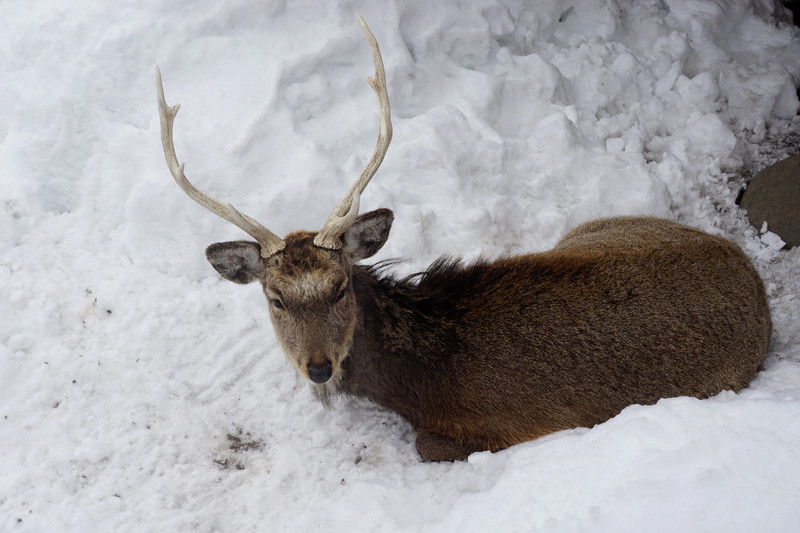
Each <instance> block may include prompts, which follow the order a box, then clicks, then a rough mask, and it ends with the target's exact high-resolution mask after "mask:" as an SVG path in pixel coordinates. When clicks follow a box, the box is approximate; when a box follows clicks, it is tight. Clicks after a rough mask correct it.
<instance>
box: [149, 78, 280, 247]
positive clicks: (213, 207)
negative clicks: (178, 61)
mask: <svg viewBox="0 0 800 533" xmlns="http://www.w3.org/2000/svg"><path fill="white" fill-rule="evenodd" d="M156 92H157V93H158V115H159V118H160V119H161V145H162V146H163V147H164V157H165V158H166V160H167V166H168V167H169V171H170V173H171V174H172V177H173V178H175V182H176V183H177V184H178V186H180V188H181V189H183V192H185V193H186V195H187V196H189V198H191V199H192V200H194V201H195V202H197V203H198V204H200V205H201V206H203V207H205V208H206V209H208V210H209V211H211V212H212V213H214V214H215V215H217V216H219V217H221V218H223V219H225V220H227V221H228V222H230V223H232V224H235V225H236V226H238V227H240V228H241V229H243V230H244V231H245V232H246V233H247V234H248V235H250V236H251V237H253V238H254V239H255V240H256V241H257V242H258V243H259V244H260V245H261V255H262V256H263V257H264V258H267V257H269V256H271V255H274V254H276V253H277V252H280V251H281V250H283V249H284V247H285V246H286V243H284V242H283V239H281V238H280V237H278V236H277V235H275V234H274V233H272V232H271V231H270V230H268V229H267V228H265V227H264V226H262V225H261V224H259V223H258V222H257V221H255V220H253V219H252V218H250V217H249V216H247V215H245V214H243V213H240V212H239V211H238V210H237V209H236V208H235V207H233V206H232V205H231V204H224V203H222V202H220V201H218V200H215V199H214V198H212V197H210V196H208V195H207V194H206V193H204V192H203V191H201V190H200V189H198V188H197V187H195V186H194V185H192V183H191V182H190V181H189V180H188V179H187V178H186V175H185V174H184V173H183V167H184V163H178V156H177V155H176V154H175V144H174V142H173V140H172V124H173V122H174V121H175V115H177V114H178V109H179V108H180V107H181V105H180V104H175V105H174V106H169V105H167V101H166V100H165V99H164V87H163V85H162V83H161V70H160V69H159V68H158V67H156Z"/></svg>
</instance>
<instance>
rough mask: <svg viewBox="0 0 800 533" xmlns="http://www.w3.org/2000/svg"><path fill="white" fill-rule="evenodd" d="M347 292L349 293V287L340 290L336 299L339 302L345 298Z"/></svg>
mask: <svg viewBox="0 0 800 533" xmlns="http://www.w3.org/2000/svg"><path fill="white" fill-rule="evenodd" d="M346 293H347V289H346V288H344V289H342V290H340V291H339V294H337V295H336V301H337V302H338V301H339V300H341V299H342V298H344V295H345V294H346Z"/></svg>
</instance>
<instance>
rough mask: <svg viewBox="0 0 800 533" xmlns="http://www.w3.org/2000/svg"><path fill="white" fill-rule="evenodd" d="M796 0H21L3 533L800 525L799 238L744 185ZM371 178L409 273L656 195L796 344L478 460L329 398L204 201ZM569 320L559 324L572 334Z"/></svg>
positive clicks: (1, 481) (795, 128)
mask: <svg viewBox="0 0 800 533" xmlns="http://www.w3.org/2000/svg"><path fill="white" fill-rule="evenodd" d="M777 4H778V3H776V2H773V1H772V0H753V1H752V2H751V3H748V2H745V1H741V0H739V1H737V0H730V1H725V0H664V1H660V0H644V1H642V0H606V1H600V2H598V1H596V0H572V1H563V0H542V1H537V2H527V1H525V0H504V1H502V2H500V1H491V0H486V1H477V0H464V1H460V2H454V1H443V2H431V1H429V0H408V1H391V2H367V1H362V0H331V1H327V2H310V1H298V2H278V1H271V0H267V1H252V0H249V1H248V0H227V1H225V2H208V1H201V2H196V1H181V2H163V1H157V0H138V1H133V0H122V1H120V2H99V1H88V0H76V1H73V2H62V1H56V0H41V1H37V2H26V1H23V0H10V1H5V2H0V21H2V23H3V24H2V25H3V35H2V37H1V38H0V184H1V187H0V456H2V458H3V461H2V467H0V530H1V531H43V532H49V531H59V532H86V531H203V532H208V531H317V530H320V531H326V532H329V533H334V532H340V531H341V532H352V531H426V532H427V531H431V532H432V531H459V532H462V531H481V532H482V531H614V532H624V531H632V532H633V531H636V532H639V531H649V532H658V531H664V532H673V531H726V532H735V531H770V532H789V531H798V527H800V504H799V503H798V502H800V445H799V444H798V443H800V251H798V250H790V251H786V250H780V247H781V244H782V243H781V241H780V239H778V238H777V236H775V235H774V234H771V233H769V232H768V231H765V232H762V231H760V230H761V229H762V228H758V229H756V228H752V227H750V226H749V224H748V223H747V220H746V218H745V216H744V214H743V212H742V211H741V210H740V209H739V208H738V207H737V206H736V204H735V199H736V197H737V194H738V192H739V190H740V189H741V187H742V185H743V183H744V181H745V179H746V178H748V177H749V176H751V175H752V173H753V172H754V171H757V170H758V169H759V168H761V167H763V166H765V165H767V164H769V163H772V162H774V161H776V160H778V159H780V158H781V157H783V156H785V155H786V154H787V153H788V152H789V151H790V150H791V149H792V141H791V140H792V139H795V144H794V148H795V149H796V145H797V143H796V139H797V138H798V137H797V135H798V133H800V119H798V115H797V112H798V98H797V92H796V88H797V86H798V84H800V31H799V30H798V28H797V27H795V26H792V25H791V24H790V22H789V21H788V19H787V18H786V17H785V15H784V13H783V12H782V10H781V9H780V8H776V5H777ZM355 13H361V14H362V15H363V17H364V18H365V19H366V21H367V22H368V23H369V25H370V27H371V29H372V31H373V32H374V33H375V35H376V37H377V39H378V41H379V43H380V46H381V50H382V52H383V59H384V62H385V65H386V73H387V79H388V88H389V95H390V98H391V103H392V111H393V122H394V140H393V142H392V145H391V147H390V149H389V152H388V155H387V157H386V160H385V162H384V164H383V166H382V167H381V169H380V170H379V171H378V173H377V175H376V176H375V178H374V179H373V181H372V183H371V184H370V186H369V187H368V188H367V190H366V192H365V193H364V195H363V198H362V211H367V210H370V209H374V208H378V207H387V208H390V209H392V210H393V211H394V212H395V216H396V220H395V225H394V228H393V230H392V236H391V237H390V239H389V241H388V243H387V245H386V246H385V247H384V249H383V250H382V251H381V252H380V254H379V256H377V257H376V258H375V260H376V261H377V260H381V259H387V258H395V257H398V258H404V259H405V261H404V262H403V263H402V264H400V265H399V266H398V267H397V273H398V275H403V274H408V273H411V272H415V271H418V270H421V269H423V268H425V266H426V265H428V264H430V262H431V261H433V260H434V259H436V258H437V257H439V256H441V255H444V254H447V255H454V256H462V257H465V258H467V259H474V258H477V257H480V256H483V257H489V258H492V257H499V256H502V255H509V254H517V253H524V252H536V251H543V250H547V249H548V248H550V247H552V246H553V245H554V244H555V243H556V242H557V241H558V240H559V238H560V237H561V236H562V235H563V234H564V233H565V232H566V231H568V230H569V229H571V228H572V227H574V226H576V225H577V224H579V223H581V222H584V221H587V220H590V219H594V218H597V217H603V216H610V215H622V214H649V215H655V216H660V217H667V218H671V219H674V220H678V221H680V222H683V223H686V224H689V225H692V226H695V227H698V228H701V229H703V230H705V231H708V232H711V233H714V234H718V235H723V236H725V237H728V238H730V239H732V240H733V241H735V242H736V243H738V244H739V245H740V246H741V247H742V248H743V249H744V250H745V251H746V253H747V254H748V255H749V256H750V257H751V258H752V260H753V261H754V264H755V265H756V267H757V269H758V270H759V272H760V273H761V275H762V276H763V278H764V280H765V284H766V287H767V291H768V295H769V299H770V306H771V310H772V316H773V322H774V333H773V342H772V345H771V348H770V351H769V354H768V356H767V359H766V361H765V363H764V367H763V370H762V371H761V372H760V373H759V374H758V376H757V377H756V379H755V380H754V381H753V383H752V384H751V386H750V387H749V388H747V389H745V390H743V391H741V392H740V393H738V394H734V393H732V392H725V393H722V394H720V395H718V396H717V397H714V398H711V399H707V400H697V399H690V398H672V399H665V400H662V401H660V402H659V403H658V404H656V405H651V406H631V407H629V408H627V409H625V410H624V411H623V412H622V413H620V414H619V415H618V416H617V417H615V418H614V419H612V420H609V421H608V422H605V423H603V424H600V425H598V426H596V427H594V428H578V429H574V430H569V431H563V432H560V433H556V434H553V435H549V436H547V437H545V438H541V439H539V440H537V441H534V442H529V443H525V444H521V445H518V446H515V447H513V448H511V449H508V450H504V451H502V452H499V453H495V454H491V453H488V452H486V453H478V454H474V455H472V456H471V457H470V458H469V460H468V461H464V462H458V463H445V464H433V463H423V462H421V461H420V460H419V458H418V456H417V454H416V452H415V448H414V434H413V431H412V429H411V428H410V427H409V426H408V425H407V424H406V423H405V422H403V421H402V420H401V419H400V418H399V417H398V416H396V415H394V414H392V413H389V412H386V411H385V410H383V409H381V408H378V407H377V406H375V405H372V404H370V403H368V402H363V401H356V400H349V399H342V400H339V401H337V403H336V405H335V407H334V408H333V409H331V410H326V409H325V408H323V406H322V405H320V404H319V403H318V402H316V401H315V400H314V399H313V397H312V395H311V393H310V392H309V390H308V386H307V385H306V384H305V383H304V382H303V381H302V380H301V379H300V378H298V377H297V375H296V372H295V371H294V370H293V369H292V368H291V366H290V365H289V363H287V362H286V359H285V357H284V356H283V354H282V352H281V350H280V348H279V346H278V345H277V342H276V340H275V338H274V336H273V333H272V330H271V326H270V324H269V318H268V314H267V308H266V302H265V301H264V299H263V296H262V294H261V292H260V290H259V288H258V287H257V286H256V285H250V286H247V287H240V286H236V285H233V284H231V283H228V282H226V281H224V280H222V279H221V278H219V276H218V275H217V274H216V272H214V271H213V269H212V268H211V267H210V266H209V265H208V263H207V262H206V260H205V257H204V253H203V250H204V248H205V247H206V246H207V245H208V244H210V243H213V242H217V241H223V240H234V239H241V238H243V237H244V236H243V235H242V233H241V232H240V231H239V230H238V229H237V228H236V227H234V226H233V225H231V224H228V223H226V222H224V221H222V220H221V219H219V218H217V217H215V216H214V215H212V214H210V213H208V212H207V211H204V210H203V209H202V208H200V207H198V206H197V205H196V204H194V203H193V202H192V201H191V200H189V199H188V198H187V197H186V196H185V195H184V194H183V193H182V192H181V191H180V190H179V188H178V187H177V186H176V184H175V183H174V181H173V179H172V177H171V176H170V174H169V172H168V170H167V167H166V164H165V162H164V156H163V153H162V149H161V146H160V140H159V121H158V116H157V112H156V103H155V85H154V67H155V65H156V64H158V65H159V66H160V68H161V70H162V73H163V77H164V87H165V91H166V96H167V101H168V102H169V103H170V104H175V103H178V102H180V103H181V104H182V107H181V111H180V113H179V114H178V116H177V119H176V123H175V141H176V147H177V152H178V157H179V159H180V160H181V161H185V162H186V173H187V175H188V176H189V178H190V179H192V180H193V181H194V182H195V183H196V184H197V185H198V186H199V187H200V188H202V189H204V190H206V191H208V192H209V193H210V194H212V195H213V196H215V197H217V198H220V199H223V200H225V201H230V202H231V203H233V204H234V205H235V206H236V207H237V208H239V209H240V210H241V211H242V212H244V213H247V214H249V215H251V216H253V217H254V218H256V219H258V220H260V221H261V222H263V223H264V224H265V225H267V226H268V227H269V228H270V229H271V230H272V231H274V232H276V233H278V234H281V235H282V234H285V233H287V232H289V231H292V230H296V229H312V230H313V229H318V228H320V227H321V225H322V223H323V222H324V220H325V218H326V217H327V215H328V213H329V211H330V210H331V209H332V207H333V205H334V204H335V203H336V201H337V200H338V199H339V197H340V196H341V195H342V194H343V193H344V191H345V190H346V189H347V187H348V186H349V184H350V182H351V181H352V180H353V179H354V178H355V177H356V176H357V175H358V173H359V172H360V170H361V168H362V167H363V165H364V164H365V162H366V160H367V159H368V158H369V156H370V155H371V153H372V149H373V147H374V142H375V136H376V133H377V125H378V117H377V104H376V101H375V97H374V95H373V94H372V91H371V89H370V88H369V86H368V85H367V83H365V81H364V78H365V76H368V75H371V74H372V71H373V68H372V62H371V56H370V52H369V47H368V45H367V43H366V41H365V39H364V37H363V35H362V33H361V31H360V28H359V26H358V23H357V22H356V19H355V17H354V14H355ZM553 327H558V325H557V324H554V325H553Z"/></svg>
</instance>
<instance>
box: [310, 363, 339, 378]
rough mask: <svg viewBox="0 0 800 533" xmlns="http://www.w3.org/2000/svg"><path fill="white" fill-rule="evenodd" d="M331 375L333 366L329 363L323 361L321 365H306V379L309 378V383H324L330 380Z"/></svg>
mask: <svg viewBox="0 0 800 533" xmlns="http://www.w3.org/2000/svg"><path fill="white" fill-rule="evenodd" d="M332 374H333V365H332V364H331V362H330V361H325V362H324V363H322V364H321V365H315V364H314V363H308V377H309V378H311V381H313V382H314V383H325V382H326V381H328V380H329V379H331V375H332Z"/></svg>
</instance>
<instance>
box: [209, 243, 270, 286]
mask: <svg viewBox="0 0 800 533" xmlns="http://www.w3.org/2000/svg"><path fill="white" fill-rule="evenodd" d="M206 258H208V262H209V263H211V266H213V267H214V268H215V269H216V270H217V272H219V273H220V275H221V276H222V277H223V278H225V279H227V280H229V281H233V282H234V283H242V284H244V283H250V282H251V281H257V280H259V279H261V276H262V274H263V273H264V260H263V259H262V258H261V246H260V245H259V244H258V243H255V242H247V241H233V242H218V243H216V244H212V245H211V246H209V247H208V248H206Z"/></svg>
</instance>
